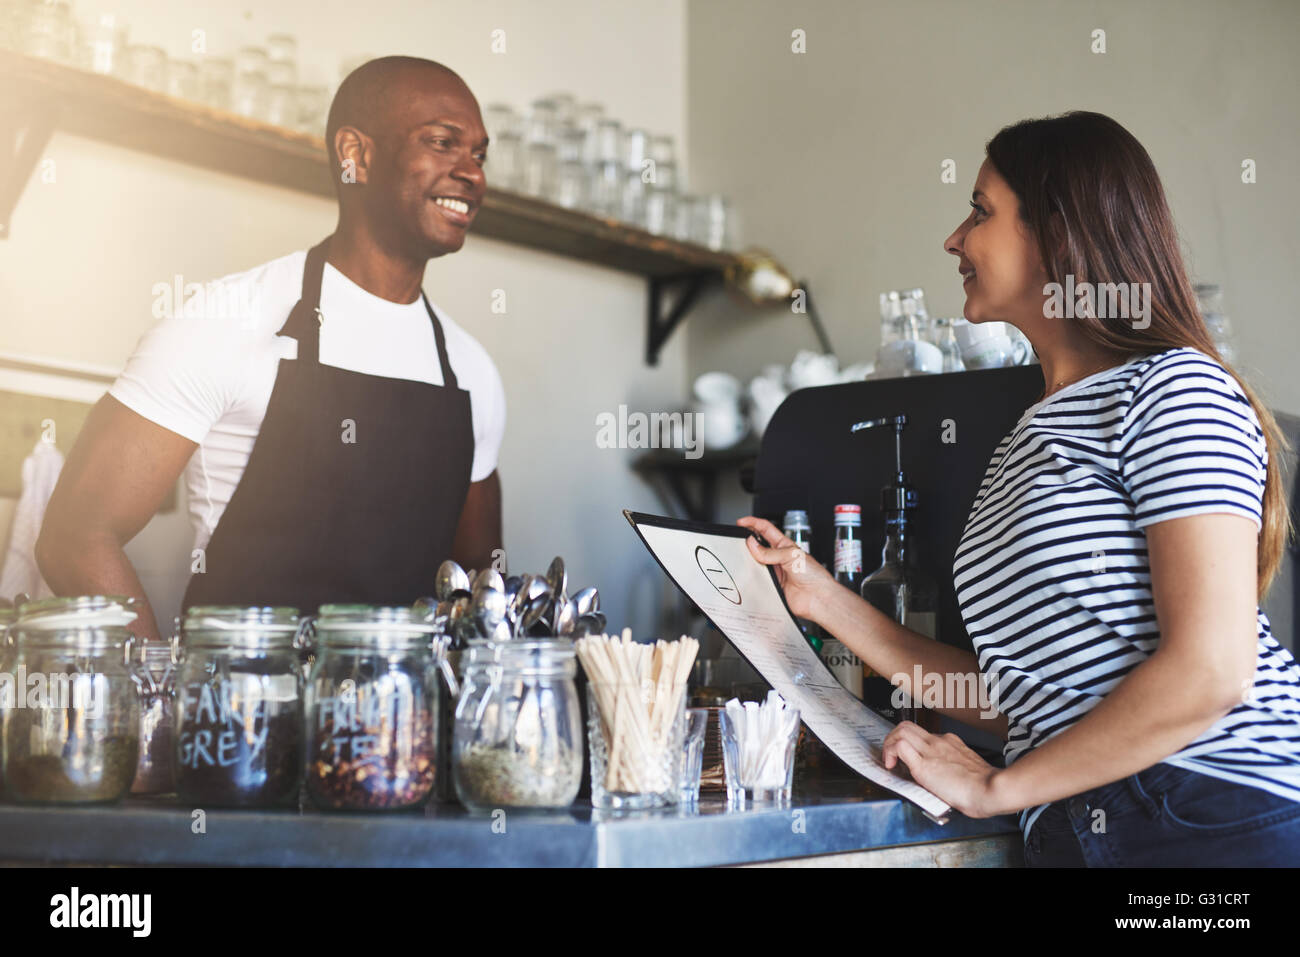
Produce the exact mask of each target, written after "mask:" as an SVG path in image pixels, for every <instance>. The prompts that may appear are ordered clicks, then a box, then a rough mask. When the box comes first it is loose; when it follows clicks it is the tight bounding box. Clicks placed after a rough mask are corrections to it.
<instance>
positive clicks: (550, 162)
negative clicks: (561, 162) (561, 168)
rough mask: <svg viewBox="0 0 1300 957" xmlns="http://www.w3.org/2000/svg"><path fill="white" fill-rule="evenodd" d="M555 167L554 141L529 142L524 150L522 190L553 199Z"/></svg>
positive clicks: (546, 198) (545, 198)
mask: <svg viewBox="0 0 1300 957" xmlns="http://www.w3.org/2000/svg"><path fill="white" fill-rule="evenodd" d="M557 167H558V163H557V161H556V155H555V144H554V143H545V142H540V141H538V142H533V143H529V144H528V146H527V148H526V150H525V152H524V181H523V189H524V192H525V193H527V194H529V195H530V196H536V197H537V198H538V199H544V200H547V201H550V200H553V199H554V198H555V174H556V169H557Z"/></svg>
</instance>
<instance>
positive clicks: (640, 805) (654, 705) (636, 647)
mask: <svg viewBox="0 0 1300 957" xmlns="http://www.w3.org/2000/svg"><path fill="white" fill-rule="evenodd" d="M576 647H577V650H578V660H579V661H581V662H582V667H583V670H584V671H585V672H586V674H587V700H588V714H587V745H588V749H589V753H590V755H591V803H592V806H593V807H598V808H608V809H613V810H640V809H644V808H656V807H665V806H668V805H671V804H676V803H677V801H678V795H679V786H678V785H679V778H680V775H681V763H682V757H683V750H684V740H685V731H686V682H687V679H688V677H689V676H690V671H691V665H692V664H694V662H695V655H696V653H697V652H698V650H699V643H698V642H697V641H695V639H693V638H689V637H686V636H683V637H682V638H681V639H680V640H679V641H657V642H655V643H653V644H646V643H640V642H635V641H633V640H632V637H631V634H630V632H629V631H627V630H625V631H624V632H623V636H622V637H621V638H611V637H608V636H606V635H592V636H589V637H587V638H583V639H580V640H579V641H578V642H577V643H576Z"/></svg>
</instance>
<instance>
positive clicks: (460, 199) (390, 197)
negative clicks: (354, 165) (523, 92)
mask: <svg viewBox="0 0 1300 957" xmlns="http://www.w3.org/2000/svg"><path fill="white" fill-rule="evenodd" d="M389 90H390V91H391V92H389V94H388V95H387V96H386V97H385V98H384V99H385V101H386V102H384V103H383V104H382V105H381V106H380V108H379V109H378V110H377V111H376V115H375V116H374V119H373V121H372V122H371V123H368V124H367V125H368V126H370V127H371V129H369V130H367V131H366V132H367V133H368V134H369V136H370V137H371V139H372V142H373V144H374V149H373V152H372V154H371V156H370V158H369V162H368V168H367V170H366V177H365V186H364V189H365V197H364V203H365V205H366V207H367V210H368V212H369V214H370V218H371V219H372V221H373V222H377V223H383V224H385V228H384V229H383V230H382V231H383V232H384V233H387V234H388V235H390V236H393V238H394V239H395V240H396V241H397V242H398V243H399V244H400V246H401V247H402V248H403V249H404V250H406V251H408V252H412V253H415V254H418V255H421V256H424V257H426V258H433V257H435V256H443V255H446V254H447V253H454V252H456V251H457V250H459V249H460V248H461V246H462V245H463V244H464V242H465V233H466V231H467V230H468V229H469V226H470V224H471V223H472V222H473V221H474V217H475V215H476V214H477V212H478V209H479V207H480V206H481V205H482V203H483V196H484V194H485V193H486V192H487V177H486V176H485V174H484V172H483V164H484V162H485V161H486V160H487V145H488V136H487V131H486V130H485V129H484V127H483V117H482V116H481V115H480V113H479V106H478V101H477V100H475V99H474V95H473V94H472V93H471V92H470V91H469V88H468V87H467V86H466V85H465V84H464V82H463V81H462V80H461V79H460V78H459V77H457V76H456V75H455V74H452V73H449V72H447V73H444V72H442V71H441V70H435V69H424V68H420V67H414V68H411V69H407V70H403V71H401V73H400V75H399V76H398V77H396V78H395V82H393V83H392V84H391V86H390V87H389Z"/></svg>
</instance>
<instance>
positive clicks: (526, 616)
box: [517, 595, 551, 635]
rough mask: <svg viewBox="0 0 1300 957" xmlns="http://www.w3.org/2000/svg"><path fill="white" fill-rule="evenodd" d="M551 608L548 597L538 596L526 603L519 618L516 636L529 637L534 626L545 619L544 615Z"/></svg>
mask: <svg viewBox="0 0 1300 957" xmlns="http://www.w3.org/2000/svg"><path fill="white" fill-rule="evenodd" d="M550 608H551V599H550V596H548V595H538V596H537V597H536V598H534V599H533V600H532V601H530V602H529V603H528V607H527V608H525V609H524V613H523V614H522V615H521V616H520V617H519V623H518V624H519V627H518V631H517V634H525V635H531V634H532V633H533V631H532V629H533V627H534V626H535V625H537V624H538V623H540V622H542V621H543V620H544V619H545V616H546V613H547V612H548V611H549V610H550Z"/></svg>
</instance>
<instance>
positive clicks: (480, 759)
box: [452, 638, 583, 810]
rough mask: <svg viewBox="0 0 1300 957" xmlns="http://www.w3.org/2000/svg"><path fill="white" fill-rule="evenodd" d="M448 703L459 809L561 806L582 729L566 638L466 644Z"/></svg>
mask: <svg viewBox="0 0 1300 957" xmlns="http://www.w3.org/2000/svg"><path fill="white" fill-rule="evenodd" d="M464 663H465V665H464V667H465V674H464V683H463V687H462V688H461V691H460V700H459V701H458V703H457V705H456V730H455V736H454V757H453V768H454V770H453V775H452V776H453V778H454V779H455V782H456V794H457V796H458V797H459V798H460V800H461V803H462V804H464V805H465V806H466V807H469V808H471V809H476V810H493V809H496V808H501V807H568V806H569V805H570V804H572V803H573V799H574V798H575V797H576V796H577V794H578V788H579V786H580V785H581V783H582V758H583V732H582V714H581V709H580V707H579V704H578V692H577V688H576V687H575V685H574V676H575V675H576V673H577V656H576V654H575V652H574V648H573V642H572V641H570V640H568V639H567V638H535V639H527V640H514V641H504V642H496V641H491V640H477V641H471V642H470V643H469V647H468V649H467V650H466V652H465V656H464Z"/></svg>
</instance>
